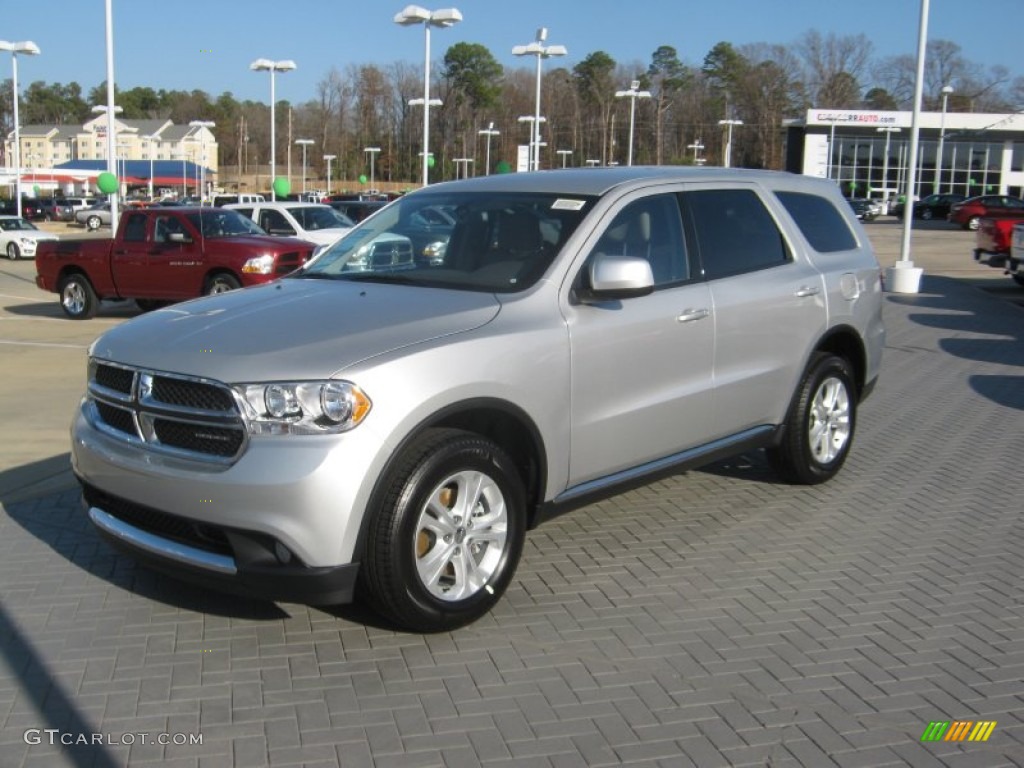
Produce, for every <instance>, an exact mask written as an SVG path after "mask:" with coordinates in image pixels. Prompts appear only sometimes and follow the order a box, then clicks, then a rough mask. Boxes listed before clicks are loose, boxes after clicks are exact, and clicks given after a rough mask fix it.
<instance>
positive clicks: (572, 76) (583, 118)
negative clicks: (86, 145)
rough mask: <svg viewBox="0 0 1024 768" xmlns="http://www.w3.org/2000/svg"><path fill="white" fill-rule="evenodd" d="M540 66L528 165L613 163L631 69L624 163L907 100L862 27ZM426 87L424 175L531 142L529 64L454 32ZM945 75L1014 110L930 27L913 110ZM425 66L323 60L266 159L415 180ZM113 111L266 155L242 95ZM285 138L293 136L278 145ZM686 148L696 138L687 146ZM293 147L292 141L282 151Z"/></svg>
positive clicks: (717, 146) (186, 96)
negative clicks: (331, 64)
mask: <svg viewBox="0 0 1024 768" xmlns="http://www.w3.org/2000/svg"><path fill="white" fill-rule="evenodd" d="M556 62H557V60H555V59H549V60H547V61H546V62H545V64H544V72H543V88H542V107H541V114H542V115H543V116H544V118H545V122H544V123H543V125H542V130H541V139H542V141H543V142H545V146H544V147H543V148H542V159H541V167H556V166H560V165H562V163H563V158H564V156H563V155H559V154H558V150H571V152H572V155H571V156H570V157H565V158H564V159H565V160H566V162H568V164H569V165H584V164H586V163H588V162H590V163H592V164H602V165H603V164H607V163H611V162H619V163H625V161H626V156H627V150H628V148H627V146H626V142H627V141H628V135H629V113H630V104H629V99H617V98H616V97H615V92H616V91H618V90H623V89H626V88H628V87H629V84H630V82H631V81H632V80H638V81H639V82H640V88H641V89H643V90H646V91H649V92H650V94H651V98H649V99H646V98H645V99H639V100H637V103H636V123H635V139H634V151H633V157H634V162H635V163H637V164H688V163H693V162H695V160H696V158H697V157H700V158H702V159H706V161H707V162H709V163H711V164H718V163H720V162H721V156H722V148H723V144H724V137H723V134H722V128H721V127H720V126H719V125H718V121H719V120H722V119H724V118H732V119H739V120H742V121H743V125H742V126H741V127H738V128H737V129H735V130H734V134H733V150H732V152H733V154H732V158H733V164H734V165H742V166H746V167H753V168H758V167H762V168H775V169H777V168H781V167H782V165H783V156H782V151H783V143H782V142H783V131H782V129H781V126H782V125H783V121H784V120H786V119H788V118H799V117H801V116H803V114H804V113H805V111H806V110H807V109H808V108H810V107H812V106H813V107H822V108H849V109H879V110H889V109H909V108H910V105H911V99H912V96H913V81H914V70H915V62H914V57H913V56H912V55H909V54H908V55H904V56H895V57H885V58H880V59H878V58H875V57H874V56H873V52H872V43H871V41H870V40H869V39H867V38H866V37H865V36H864V35H853V36H842V35H835V34H832V33H830V34H822V33H820V32H818V31H816V30H810V31H808V32H806V33H804V34H803V35H802V36H801V37H800V38H799V39H798V40H797V41H796V42H795V43H793V44H789V45H781V44H768V43H760V44H753V45H744V46H733V45H731V44H730V43H727V42H721V43H718V44H717V45H715V46H714V47H713V48H712V49H711V50H710V51H708V52H707V54H706V55H705V56H704V58H703V60H702V61H701V62H700V63H699V64H690V63H686V62H684V61H683V60H682V59H681V58H680V56H679V54H678V52H677V50H676V49H675V48H674V47H672V46H668V45H665V46H661V47H659V48H658V49H657V50H656V51H654V52H653V54H652V56H651V59H650V61H647V62H641V61H635V62H617V61H616V60H615V59H614V58H612V56H611V55H609V54H608V53H606V52H604V51H595V52H593V53H590V54H588V55H587V56H585V57H584V58H583V59H582V60H580V61H579V63H577V64H576V65H575V66H573V67H572V68H564V67H557V66H556V65H555V63H556ZM433 74H434V78H433V85H432V91H431V96H432V97H437V98H440V99H441V100H442V102H443V105H442V106H440V107H433V108H432V109H431V138H430V146H431V149H432V151H433V153H434V154H435V162H436V163H437V167H436V169H435V171H434V172H433V173H434V174H435V178H437V179H444V178H453V177H454V176H455V163H454V162H453V161H454V160H455V158H472V159H473V161H474V162H473V164H472V166H471V170H470V171H469V172H470V173H471V174H473V175H479V174H482V173H484V168H483V164H484V158H485V146H486V141H487V137H486V136H485V135H481V134H480V131H481V130H482V129H485V128H487V127H488V126H489V125H490V124H491V123H493V124H494V129H495V130H497V131H499V132H500V133H499V134H498V135H492V137H491V152H490V155H491V165H492V170H493V169H494V167H495V166H497V164H498V163H500V162H502V161H504V162H507V163H511V164H514V162H515V158H516V147H517V146H518V145H521V144H526V143H527V142H528V140H529V138H528V137H529V131H530V124H529V123H527V122H520V121H519V118H520V117H521V116H530V115H533V113H534V98H535V84H536V80H535V77H536V73H535V67H533V66H524V67H521V68H516V69H505V68H503V67H502V66H501V64H499V63H498V61H497V60H496V59H495V58H494V56H493V54H492V53H491V52H490V50H488V49H487V48H486V47H484V46H482V45H478V44H473V43H457V44H455V45H453V46H451V47H450V48H448V50H447V51H446V53H445V54H444V59H443V61H441V62H438V63H437V64H435V67H434V70H433ZM945 85H951V86H953V88H954V91H953V93H952V95H951V96H950V98H949V103H948V109H949V110H950V111H951V112H1016V111H1018V110H1020V109H1021V108H1022V107H1024V77H1021V76H1013V75H1011V73H1010V72H1009V71H1008V70H1007V69H1006V68H1004V67H990V68H985V67H982V66H981V65H978V64H976V63H974V62H971V61H969V60H967V59H966V58H965V57H964V56H963V55H962V52H961V49H960V47H959V46H958V45H957V44H956V43H953V42H950V41H946V40H933V41H931V42H930V43H929V46H928V51H927V67H926V82H925V104H924V108H925V109H938V108H939V105H940V104H941V91H942V88H943V86H945ZM422 90H423V70H422V68H421V67H417V66H415V65H412V64H409V63H407V62H394V63H391V64H388V65H384V66H381V65H377V64H352V65H349V66H347V67H345V68H344V69H343V70H339V69H331V70H330V71H329V72H327V73H326V74H325V75H324V76H323V78H322V79H321V80H320V81H319V83H318V84H317V86H316V93H315V96H314V98H313V99H311V100H309V101H307V102H305V103H296V104H290V103H289V102H287V101H282V102H280V103H279V104H278V105H277V119H278V126H277V137H278V141H277V145H278V146H277V151H278V159H277V160H278V165H279V167H280V164H281V163H283V162H285V161H286V158H287V154H286V153H287V152H288V148H289V146H291V147H292V148H293V149H295V147H294V141H295V140H296V139H300V138H302V139H312V140H313V141H314V142H315V146H314V147H311V150H312V151H310V153H309V155H308V160H309V164H310V168H311V172H312V173H317V172H319V174H320V175H322V174H323V168H324V161H323V155H325V154H331V155H335V156H336V158H337V159H336V160H335V161H334V164H333V167H334V175H335V177H336V178H350V179H351V178H356V177H358V176H359V175H360V174H365V173H366V169H367V166H368V159H367V157H366V155H365V153H364V152H363V149H364V148H365V147H367V146H376V147H380V148H381V152H380V154H378V155H377V156H376V174H377V178H378V179H380V180H388V181H398V182H401V181H407V180H414V179H416V178H417V177H418V170H417V169H418V168H419V167H420V165H419V164H420V160H419V158H418V152H419V151H420V147H421V144H422V141H421V138H422V137H421V133H422V113H421V112H420V110H421V109H422V107H420V106H410V105H409V100H410V99H414V98H417V97H421V96H422ZM0 92H2V94H3V96H2V97H0V124H3V125H4V126H5V127H6V129H7V130H8V131H9V130H10V128H11V111H10V107H11V103H10V98H11V88H10V83H9V82H7V83H6V84H5V85H4V86H3V87H2V88H0ZM105 101H106V86H105V84H103V83H101V84H99V85H97V86H96V87H95V88H93V89H91V90H90V91H89V93H88V94H87V95H83V92H82V89H81V86H80V85H79V84H78V83H69V84H67V85H63V84H60V83H55V84H47V83H43V82H34V83H31V84H30V85H29V86H28V87H27V88H25V89H24V90H23V93H22V98H21V121H22V124H33V123H54V124H79V125H80V124H82V123H84V122H86V121H87V120H88V119H89V118H90V117H91V116H92V113H91V105H93V104H102V103H105ZM116 101H117V103H118V104H119V105H120V106H121V107H122V108H123V110H124V112H123V113H122V116H123V117H125V118H169V119H171V120H173V121H174V122H175V123H178V124H184V123H188V122H189V121H190V120H197V119H199V120H213V121H214V122H216V124H217V127H216V128H215V129H214V132H215V134H216V135H217V140H218V143H219V148H220V158H219V160H220V164H221V165H222V166H225V165H229V166H234V165H238V166H241V167H242V169H243V171H244V170H246V168H247V167H252V166H255V165H256V164H261V165H265V164H266V163H268V162H269V143H270V142H269V135H270V126H269V123H270V116H269V113H270V110H269V106H268V105H266V104H263V103H260V102H254V101H239V100H237V99H235V98H234V97H233V96H232V94H231V93H229V92H226V93H223V94H221V95H220V96H218V97H216V98H213V97H211V96H210V95H209V94H207V93H206V92H204V91H201V90H194V91H187V92H186V91H173V90H172V91H166V90H154V89H152V88H147V87H141V88H132V89H130V90H124V91H119V92H118V93H117V96H116ZM289 137H290V139H291V142H289ZM698 145H699V146H698ZM297 156H298V154H297V153H296V154H293V158H294V157H297Z"/></svg>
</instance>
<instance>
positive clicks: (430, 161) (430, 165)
mask: <svg viewBox="0 0 1024 768" xmlns="http://www.w3.org/2000/svg"><path fill="white" fill-rule="evenodd" d="M433 167H434V156H433V155H427V168H433Z"/></svg>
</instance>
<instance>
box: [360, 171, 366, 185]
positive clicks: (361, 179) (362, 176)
mask: <svg viewBox="0 0 1024 768" xmlns="http://www.w3.org/2000/svg"><path fill="white" fill-rule="evenodd" d="M359 183H360V184H365V183H366V174H365V173H361V174H359Z"/></svg>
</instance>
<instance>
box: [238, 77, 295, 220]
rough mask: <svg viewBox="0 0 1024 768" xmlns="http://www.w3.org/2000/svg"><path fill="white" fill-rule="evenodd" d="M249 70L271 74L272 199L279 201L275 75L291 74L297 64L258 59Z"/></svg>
mask: <svg viewBox="0 0 1024 768" xmlns="http://www.w3.org/2000/svg"><path fill="white" fill-rule="evenodd" d="M249 69H251V70H253V71H254V72H269V73H270V199H271V200H277V193H276V192H275V191H274V181H275V179H276V178H277V132H276V131H277V119H276V110H275V106H276V105H275V101H276V97H275V95H274V75H275V73H277V72H291V71H292V70H293V69H295V62H294V61H292V60H291V59H285V60H284V61H271V60H270V59H256V61H254V62H253V63H252V64H250V65H249Z"/></svg>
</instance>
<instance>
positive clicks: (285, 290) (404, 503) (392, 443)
mask: <svg viewBox="0 0 1024 768" xmlns="http://www.w3.org/2000/svg"><path fill="white" fill-rule="evenodd" d="M426 208H440V209H442V210H444V211H446V212H448V214H449V216H450V218H451V222H452V223H451V226H450V227H447V228H442V229H440V230H439V229H436V228H425V227H423V226H422V225H421V224H420V223H418V219H420V218H422V217H420V216H419V215H418V213H419V212H420V211H422V210H424V209H426ZM406 241H408V242H409V243H411V245H412V251H413V259H412V260H401V261H398V262H396V261H395V260H394V259H380V260H379V261H378V260H377V259H376V257H375V256H374V254H375V253H377V252H378V251H380V250H382V249H379V248H378V247H377V246H378V245H380V244H382V243H385V244H389V245H390V244H392V243H395V242H406ZM383 250H386V248H385V249H383ZM881 290H882V288H881V284H880V279H879V268H878V264H877V262H876V260H875V257H874V255H873V253H872V250H871V248H870V246H869V244H868V239H867V237H866V236H865V233H864V231H863V229H862V228H861V226H860V224H859V223H858V222H857V220H856V219H855V218H854V216H853V212H852V211H851V210H850V207H849V205H847V203H846V202H845V201H844V200H843V198H842V197H841V196H840V194H839V191H838V189H837V188H836V187H835V185H834V184H832V183H830V182H827V181H823V180H817V179H811V178H808V177H802V176H794V175H788V174H779V173H770V172H752V171H741V170H728V169H711V168H704V169H678V168H610V169H577V170H566V171H545V172H541V173H524V174H509V175H495V176H488V177H480V178H475V179H469V180H463V181H459V182H452V183H446V184H437V185H434V186H431V187H428V188H425V189H422V190H420V191H417V192H414V193H412V194H410V195H407V196H406V197H404V198H402V199H400V200H398V201H396V202H394V203H392V204H391V205H389V206H388V207H386V208H384V209H383V210H381V211H380V212H378V213H377V214H376V215H375V216H373V217H371V218H369V219H367V220H366V221H365V222H363V223H362V224H361V225H359V226H358V227H357V228H355V229H354V230H352V231H351V232H350V233H349V234H348V235H347V236H346V237H344V238H343V239H342V240H340V241H339V242H338V243H336V244H335V245H334V246H333V247H331V248H330V249H328V250H327V251H325V252H324V253H323V254H322V255H321V256H320V257H319V258H318V259H316V260H315V261H313V262H311V263H310V264H309V265H307V267H306V268H304V269H303V270H301V271H299V272H297V273H295V274H294V275H293V276H289V277H287V278H284V279H282V280H280V281H278V282H276V283H272V284H270V285H265V286H260V287H255V288H251V289H247V290H243V291H232V292H230V293H226V294H223V295H221V296H217V297H212V298H208V299H200V300H197V301H193V302H189V303H187V304H179V305H176V306H173V307H169V308H167V309H164V310H160V311H157V312H152V313H149V314H147V315H143V316H141V317H138V318H136V319H135V320H132V321H130V322H128V323H125V324H123V325H121V326H120V327H117V328H115V329H113V330H111V331H109V332H108V333H106V334H104V335H103V336H102V337H100V338H99V339H98V340H97V341H96V342H95V344H94V345H93V346H92V348H91V350H90V362H89V374H88V391H87V394H86V397H85V398H84V400H83V404H82V407H81V410H80V412H79V414H78V415H77V418H76V419H75V422H74V425H73V461H74V468H75V471H76V472H77V474H78V477H79V478H80V479H81V482H82V484H83V486H84V496H85V500H86V502H87V507H88V509H89V515H90V517H91V519H92V521H93V522H94V523H95V524H96V526H97V527H98V529H99V530H100V532H101V533H102V534H104V535H105V537H106V538H107V539H108V540H110V541H111V542H112V543H114V544H115V545H119V546H121V547H123V548H126V549H128V550H130V551H131V552H132V553H134V554H135V555H136V556H137V557H138V558H140V559H142V560H144V561H146V562H148V563H150V564H151V565H153V566H155V567H157V568H161V569H164V570H166V571H169V572H171V573H173V574H177V575H179V576H183V577H186V578H188V577H191V578H193V579H196V580H198V581H199V582H200V583H202V584H204V585H219V586H221V587H223V588H226V589H229V590H240V591H243V592H246V593H249V594H254V595H257V596H261V597H264V598H268V599H276V600H290V601H304V602H309V603H313V604H331V603H341V602H346V601H349V600H351V599H352V598H353V596H354V595H355V594H356V593H358V594H360V595H362V596H365V597H366V598H368V600H369V601H370V602H371V604H372V605H374V606H375V607H376V608H377V609H378V610H379V611H380V612H381V613H383V614H384V615H385V616H387V617H389V618H390V619H391V620H392V621H394V622H395V623H397V624H400V625H404V626H406V627H410V628H414V629H417V630H424V631H429V630H438V629H443V628H450V627H454V626H458V625H460V624H464V623H466V622H469V621H472V620H474V619H475V618H477V617H479V616H480V615H482V614H483V613H484V612H486V611H487V610H489V609H490V607H491V606H493V605H494V603H495V602H496V601H497V600H498V599H499V598H500V596H501V595H502V593H503V592H504V590H505V588H506V587H507V586H508V584H509V582H510V580H511V579H512V577H513V574H514V571H515V569H516V565H517V562H518V561H519V557H520V552H521V551H522V547H523V540H524V537H525V534H526V531H527V530H528V529H530V528H531V527H533V526H535V525H537V524H538V523H540V522H542V521H543V520H545V519H546V518H549V517H551V516H552V515H555V514H557V513H559V512H564V511H567V510H570V509H572V508H573V507H576V506H579V505H581V504H583V503H586V502H588V501H590V500H592V499H595V498H598V497H600V496H602V495H608V494H610V493H612V492H614V491H616V490H621V489H622V488H623V487H625V486H629V485H635V484H637V483H638V482H642V481H645V480H648V479H650V478H653V477H656V476H658V475H660V474H664V473H668V472H674V471H678V470H679V469H681V468H685V467H690V466H695V465H699V464H702V463H707V462H709V461H712V460H715V459H718V458H720V457H723V456H726V455H729V454H735V453H738V452H740V451H746V450H750V449H754V448H765V449H766V451H767V456H768V459H769V461H770V462H771V464H772V465H773V466H774V467H775V468H776V469H777V471H778V472H779V473H780V474H781V475H782V476H783V477H784V478H786V479H787V480H789V481H793V482H797V483H818V482H822V481H824V480H828V479H829V478H830V477H832V476H833V475H834V474H835V473H836V472H838V471H839V469H840V467H841V466H842V464H843V462H844V461H845V459H846V457H847V454H848V453H849V450H850V446H851V444H852V442H853V437H854V428H855V426H856V413H857V405H858V404H859V403H860V401H861V400H863V399H864V397H865V396H866V395H867V394H868V392H869V391H870V390H871V388H872V386H873V384H874V382H875V379H876V377H877V374H878V370H879V362H880V358H881V352H882V346H883V342H884V329H883V326H882V321H881V299H882V295H881Z"/></svg>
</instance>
